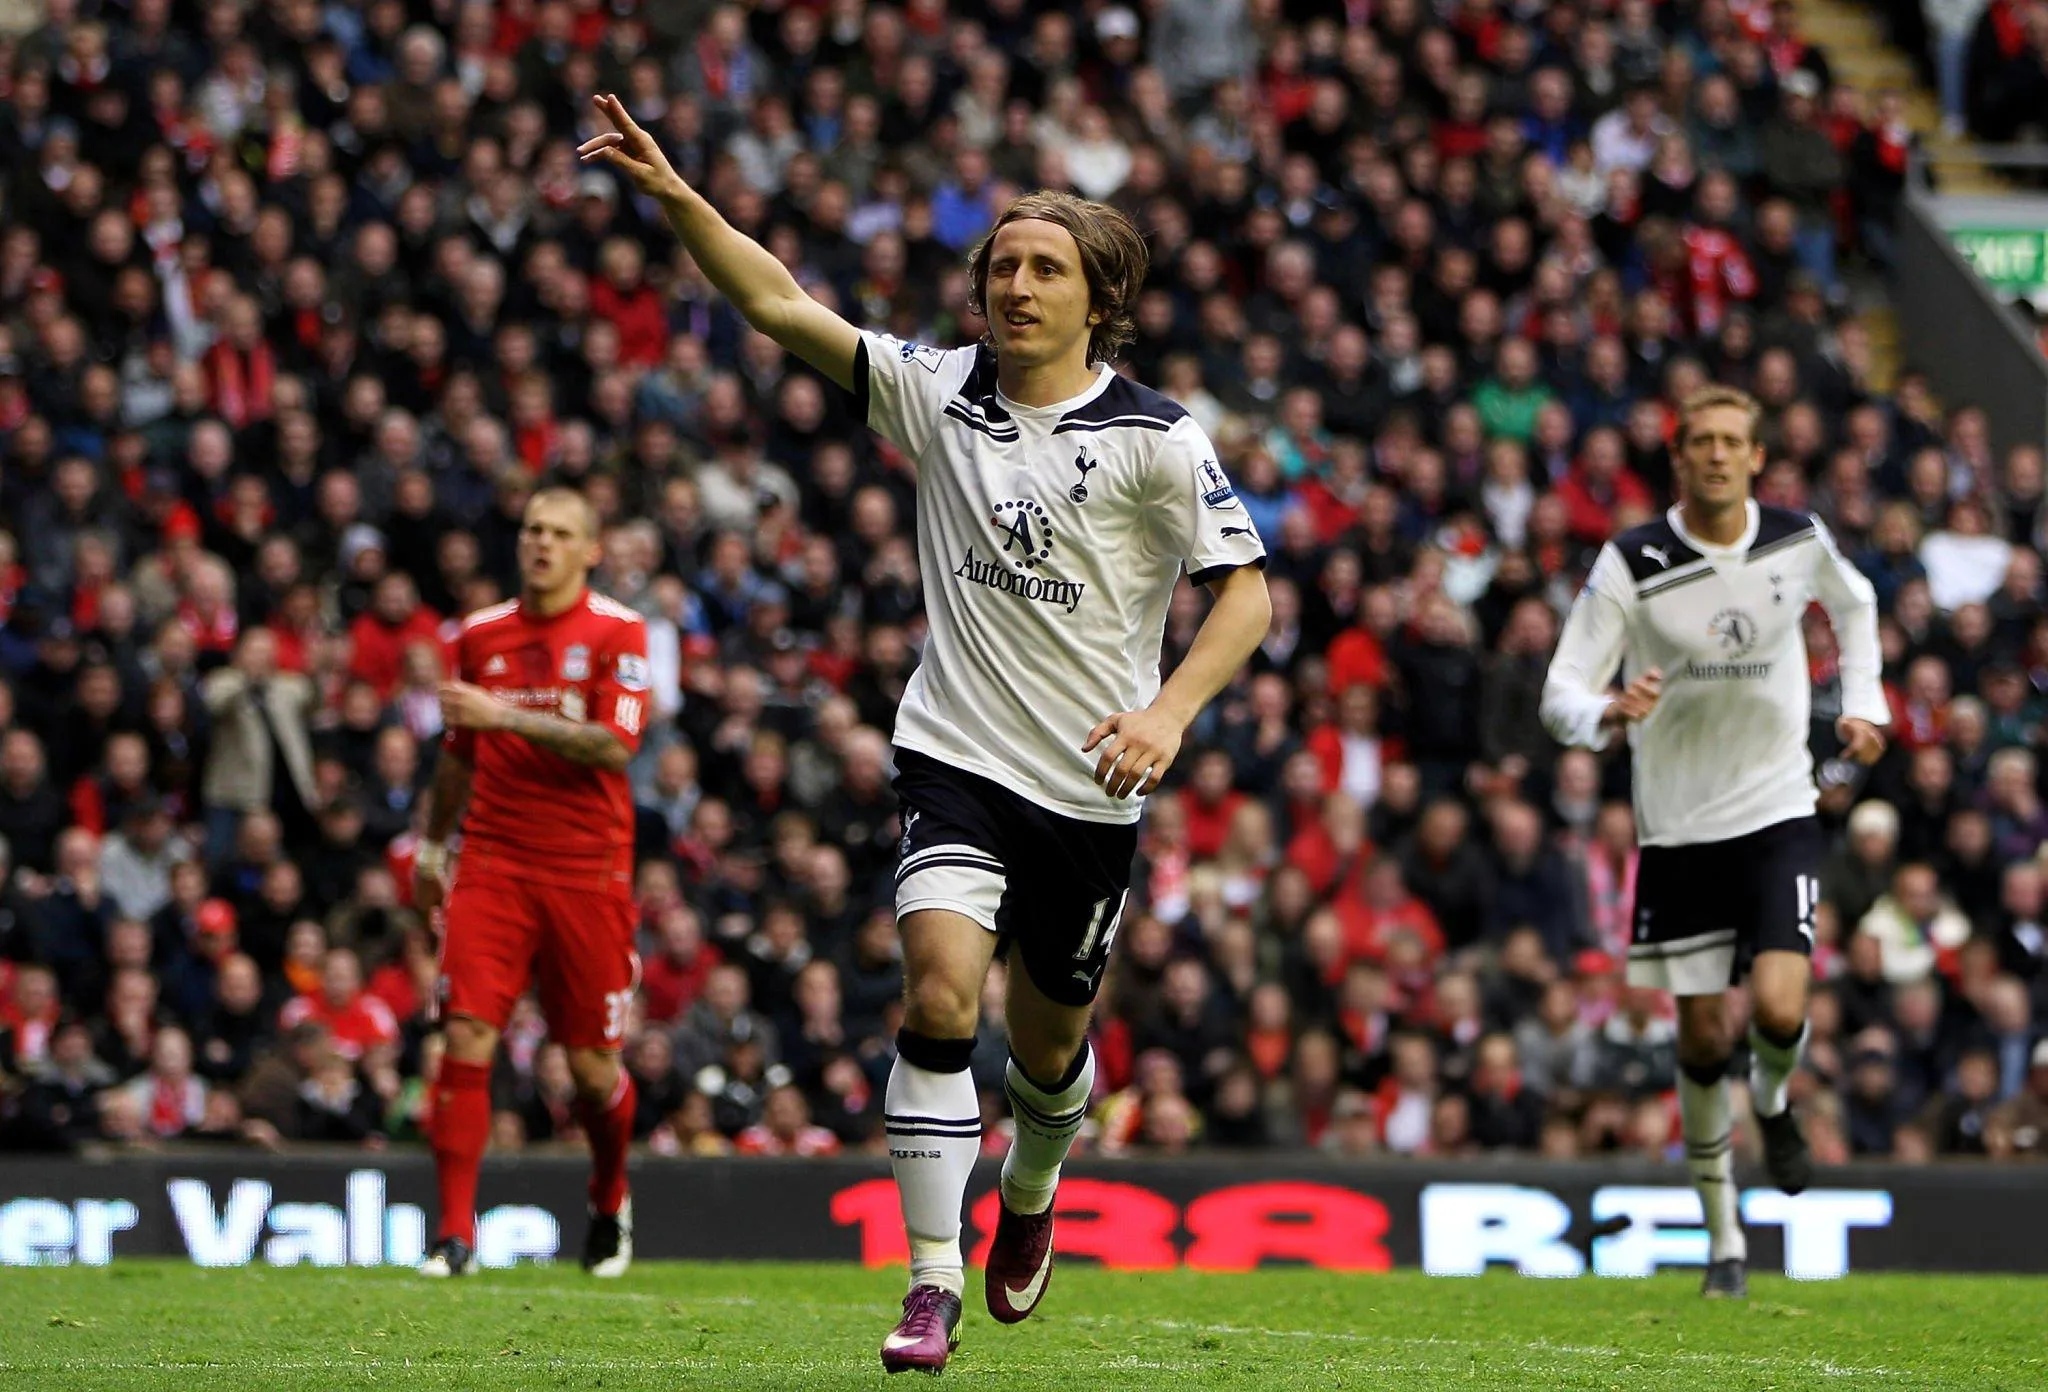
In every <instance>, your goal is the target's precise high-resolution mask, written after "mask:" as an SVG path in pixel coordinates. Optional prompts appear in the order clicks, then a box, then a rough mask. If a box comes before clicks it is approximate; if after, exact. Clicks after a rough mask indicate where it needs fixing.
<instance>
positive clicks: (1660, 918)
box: [1543, 387, 1890, 1298]
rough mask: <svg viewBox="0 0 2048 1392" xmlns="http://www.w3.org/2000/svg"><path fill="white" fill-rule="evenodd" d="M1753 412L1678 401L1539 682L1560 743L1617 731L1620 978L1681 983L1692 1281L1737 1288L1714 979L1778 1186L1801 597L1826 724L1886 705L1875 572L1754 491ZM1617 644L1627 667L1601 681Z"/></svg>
mask: <svg viewBox="0 0 2048 1392" xmlns="http://www.w3.org/2000/svg"><path fill="white" fill-rule="evenodd" d="M1760 415H1761V412H1760V410H1759V408H1758V406H1757V404H1756V402H1755V401H1754V400H1752V399H1751V398H1750V397H1748V396H1747V395H1745V394H1743V393H1741V392H1738V391H1733V390H1730V389H1727V388H1722V387H1710V388H1706V389H1703V390H1702V391H1700V392H1699V393H1697V394H1696V395H1694V396H1693V397H1692V398H1691V399H1690V400H1688V401H1687V402H1686V403H1685V405H1684V409H1683V414H1682V416H1681V419H1680V423H1679V445H1678V459H1677V467H1676V472H1677V478H1678V484H1679V490H1680V497H1681V501H1680V502H1679V504H1678V505H1677V506H1676V507H1673V508H1672V509H1671V510H1670V511H1669V512H1667V513H1666V514H1665V515H1664V516H1663V517H1662V518H1659V519H1658V520H1657V521H1654V522H1649V523H1646V524H1644V525H1643V526H1640V527H1637V528H1634V529H1633V530H1631V531H1627V532H1624V533H1622V534H1621V535H1620V536H1618V537H1616V538H1614V540H1612V541H1610V542H1609V543H1608V544H1607V545H1606V546H1604V547H1603V548H1601V551H1600V555H1599V558H1598V560H1596V561H1595V562H1594V564H1593V570H1592V573H1591V574H1590V575H1588V576H1587V577H1586V586H1585V589H1584V590H1583V591H1581V593H1580V595H1579V598H1578V602H1577V603H1576V604H1575V605H1574V606H1573V608H1572V612H1571V617H1570V618H1569V619H1568V620H1567V621H1566V623H1565V628H1564V634H1563V636H1562V638H1561V639H1560V641H1559V643H1558V647H1557V654H1556V656H1555V657H1554V658H1553V659H1552V660H1551V665H1550V674H1549V677H1548V679H1547V680H1546V682H1545V684H1544V690H1543V720H1544V724H1545V725H1546V726H1547V727H1548V728H1549V730H1550V732H1551V734H1552V735H1553V736H1554V737H1555V738H1557V739H1558V740H1560V741H1562V742H1564V743H1567V744H1577V745H1583V746H1585V747H1587V748H1591V749H1602V748H1605V747H1606V745H1607V741H1608V740H1609V738H1610V737H1611V736H1612V735H1613V732H1614V731H1615V730H1617V729H1623V728H1626V729H1627V731H1628V739H1629V744H1630V746H1631V747H1632V749H1633V750H1634V753H1635V790H1634V791H1635V811H1636V833H1637V840H1638V841H1639V843H1640V844H1641V846H1642V860H1641V864H1640V866H1639V868H1638V870H1637V873H1636V904H1635V916H1634V920H1633V927H1632V932H1631V942H1630V944H1629V954H1628V979H1629V981H1630V983H1631V984H1632V985H1638V986H1650V987H1656V988H1659V989H1663V990H1667V991H1670V992H1671V993H1672V994H1673V995H1675V996H1676V997H1677V998H1678V1057H1679V1069H1680V1077H1679V1083H1678V1098H1679V1110H1680V1112H1681V1115H1682V1120H1683V1126H1684V1132H1685V1152H1686V1164H1687V1167H1688V1168H1689V1169H1690V1170H1691V1172H1692V1179H1693V1185H1694V1187H1695V1188H1696V1189H1698V1191H1699V1195H1700V1203H1701V1205H1702V1207H1703V1208H1704V1210H1705V1216H1706V1225H1707V1235H1708V1264H1707V1272H1706V1278H1705V1282H1704V1285H1703V1293H1704V1294H1706V1295H1708V1296H1721V1297H1738V1298H1739V1297H1741V1296H1743V1295H1745V1294H1747V1291H1748V1270H1747V1265H1746V1263H1747V1258H1748V1250H1747V1247H1746V1245H1745V1242H1744V1238H1743V1233H1742V1224H1741V1220H1740V1218H1739V1216H1738V1214H1737V1211H1736V1197H1737V1196H1736V1191H1735V1182H1734V1171H1733V1166H1732V1163H1731V1157H1730V1148H1729V1144H1730V1118H1729V1111H1730V1108H1729V1099H1728V1082H1727V1072H1728V1064H1729V1059H1730V1056H1731V1055H1732V1054H1733V1052H1734V1043H1735V1026H1734V1024H1733V1023H1732V1022H1731V1021H1730V1019H1729V1009H1728V1001H1727V999H1726V992H1727V990H1728V988H1729V987H1731V986H1733V985H1736V984H1737V983H1739V982H1740V981H1741V980H1742V978H1743V976H1744V975H1745V974H1747V975H1748V977H1749V983H1750V991H1749V995H1750V1022H1749V1049H1750V1060H1751V1061H1750V1092H1751V1099H1752V1102H1753V1104H1754V1107H1755V1111H1756V1116H1757V1123H1758V1129H1759V1130H1760V1131H1761V1133H1762V1136H1763V1143H1764V1159H1765V1163H1766V1167H1767V1168H1768V1170H1769V1172H1770V1175H1771V1179H1772V1181H1773V1182H1774V1183H1776V1184H1777V1185H1778V1186H1779V1187H1780V1188H1782V1189H1783V1190H1784V1191H1785V1192H1786V1193H1788V1194H1796V1193H1798V1192H1799V1191H1800V1190H1801V1189H1804V1188H1805V1187H1806V1186H1807V1184H1808V1183H1809V1182H1811V1179H1812V1175H1813V1163H1812V1158H1811V1155H1810V1154H1809V1152H1808V1150H1807V1146H1806V1138H1805V1136H1804V1134H1803V1133H1802V1132H1801V1131H1800V1128H1799V1122H1798V1120H1797V1118H1795V1117H1794V1116H1793V1114H1792V1110H1791V1108H1790V1106H1789V1105H1788V1103H1787V1098H1786V1092H1787V1083H1788V1080H1789V1079H1790V1077H1791V1075H1792V1072H1793V1070H1794V1069H1795V1068H1796V1067H1797V1066H1798V1062H1799V1052H1800V1049H1801V1048H1802V1047H1803V1045H1804V1044H1805V1040H1806V1003H1807V992H1808V987H1809V985H1810V983H1811V978H1812V954H1813V924H1814V911H1815V909H1816V908H1817V907H1818V906H1819V903H1820V862H1821V854H1822V845H1821V834H1820V825H1819V823H1818V822H1817V821H1816V820H1815V818H1814V806H1815V801H1816V796H1817V795H1816V791H1815V787H1814V778H1813V758H1812V755H1811V753H1810V752H1809V748H1808V744H1807V739H1808V730H1809V725H1810V721H1811V718H1812V694H1813V693H1812V679H1811V677H1810V675H1809V674H1808V670H1807V662H1806V642H1805V638H1804V635H1803V632H1802V621H1803V618H1804V615H1805V613H1806V608H1807V606H1808V604H1810V603H1814V602H1818V603H1819V604H1820V606H1821V607H1822V608H1823V609H1824V610H1826V611H1827V615H1828V618H1829V620H1830V621H1831V622H1832V623H1833V625H1834V629H1835V637H1836V641H1837V643H1838V644H1839V646H1840V650H1841V680H1842V711H1843V714H1842V716H1841V718H1840V719H1839V720H1837V721H1836V724H1835V728H1836V733H1837V734H1838V735H1839V737H1840V738H1841V740H1842V743H1843V746H1844V750H1845V752H1846V753H1847V755H1848V756H1849V757H1850V758H1852V759H1855V760H1857V761H1858V762H1860V763H1865V764H1868V763H1871V762H1873V761H1874V760H1876V759H1877V757H1878V756H1879V755H1880V754H1882V753H1883V751H1884V736H1883V734H1882V732H1881V727H1882V726H1884V725H1886V724H1888V723H1889V722H1890V713H1889V710H1888V708H1887V706H1886V703H1885V698H1884V691H1883V689H1882V687H1881V686H1880V684H1879V680H1878V672H1879V665H1880V664H1879V652H1878V641H1877V600H1876V596H1875V594H1874V593H1873V591H1872V589H1871V587H1870V582H1869V581H1868V580H1866V579H1864V577H1863V576H1862V574H1861V573H1859V572H1858V571H1857V570H1856V568H1855V567H1854V566H1852V565H1850V564H1849V562H1848V561H1847V560H1845V559H1843V556H1842V553H1841V552H1840V551H1838V550H1837V549H1836V548H1835V543H1834V539H1833V538H1832V537H1831V536H1829V534H1828V530H1827V528H1826V527H1825V526H1824V525H1822V523H1821V522H1820V521H1819V520H1817V519H1816V518H1813V517H1811V516H1809V515H1807V514H1806V513H1803V512H1792V511H1788V510H1786V509H1784V508H1774V507H1764V506H1761V505H1759V504H1758V503H1757V502H1756V501H1755V500H1754V499H1753V498H1752V497H1751V496H1750V482H1751V480H1752V479H1753V478H1754V477H1755V476H1756V474H1757V473H1758V472H1759V471H1761V470H1762V468H1763V465H1764V449H1763V445H1762V444H1761V443H1760V442H1759V441H1758V439H1757V424H1758V420H1759V417H1760ZM1617 664H1619V665H1620V667H1621V678H1622V681H1623V683H1624V684H1625V687H1624V689H1623V690H1622V691H1621V692H1620V693H1618V694H1615V693H1612V692H1610V690H1609V687H1608V683H1609V681H1610V680H1611V679H1612V677H1613V675H1614V671H1615V668H1616V665H1617Z"/></svg>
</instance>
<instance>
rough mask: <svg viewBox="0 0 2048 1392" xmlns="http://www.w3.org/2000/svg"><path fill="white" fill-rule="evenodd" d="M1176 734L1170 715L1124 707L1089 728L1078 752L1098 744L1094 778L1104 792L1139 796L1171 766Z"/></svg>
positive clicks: (1177, 726)
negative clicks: (1099, 752) (1099, 748)
mask: <svg viewBox="0 0 2048 1392" xmlns="http://www.w3.org/2000/svg"><path fill="white" fill-rule="evenodd" d="M1180 737H1181V727H1180V724H1179V723H1178V722H1177V721H1175V720H1174V718H1173V717H1172V716H1170V715H1162V714H1160V713H1159V712H1158V711H1152V710H1141V711H1124V712H1122V713H1121V714H1118V715H1112V716H1110V717H1109V718H1108V719H1106V720H1104V721H1102V722H1101V723H1100V724H1098V725H1097V726H1096V727H1095V728H1094V729H1092V730H1090V731H1089V732H1088V738H1087V739H1086V740H1084V741H1082V744H1081V752H1082V753H1083V754H1086V753H1089V752H1090V751H1091V750H1093V749H1094V748H1095V746H1096V745H1098V744H1100V745H1102V757H1101V758H1099V759H1097V760H1096V761H1095V781H1096V782H1097V783H1100V784H1101V785H1102V789H1103V791H1104V792H1106V793H1108V794H1109V795H1110V796H1111V797H1113V798H1119V799H1121V798H1127V797H1129V796H1130V795H1131V793H1132V791H1133V790H1136V792H1137V793H1138V795H1139V796H1141V797H1142V796H1144V795H1145V794H1147V793H1150V792H1151V791H1152V790H1153V789H1154V788H1157V787H1158V786H1159V780H1160V779H1162V778H1164V777H1165V776H1166V771H1167V770H1168V769H1170V768H1172V767H1173V759H1174V756H1175V755H1176V754H1178V753H1180ZM1105 741H1107V743H1105Z"/></svg>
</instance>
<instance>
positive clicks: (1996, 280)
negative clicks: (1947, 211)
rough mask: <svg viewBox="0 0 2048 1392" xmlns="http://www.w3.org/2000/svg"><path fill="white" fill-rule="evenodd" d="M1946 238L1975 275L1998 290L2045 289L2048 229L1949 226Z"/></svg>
mask: <svg viewBox="0 0 2048 1392" xmlns="http://www.w3.org/2000/svg"><path fill="white" fill-rule="evenodd" d="M1948 235H1949V237H1950V239H1951V240H1952V241H1954V242H1955V244H1956V250H1957V251H1960V252H1961V253H1962V254H1963V255H1964V256H1966V257H1968V258H1969V259H1970V264H1971V265H1973V266H1975V267H1976V268H1977V274H1978V275H1980V276H1983V277H1984V279H1985V280H1987V281H1989V282H1991V284H1993V285H1995V286H1997V287H1998V288H1999V289H2001V290H2008V291H2016V292H2019V293H2022V294H2033V293H2038V292H2040V291H2043V290H2048V229H2038V228H2024V227H1952V228H1950V229H1949V234H1948Z"/></svg>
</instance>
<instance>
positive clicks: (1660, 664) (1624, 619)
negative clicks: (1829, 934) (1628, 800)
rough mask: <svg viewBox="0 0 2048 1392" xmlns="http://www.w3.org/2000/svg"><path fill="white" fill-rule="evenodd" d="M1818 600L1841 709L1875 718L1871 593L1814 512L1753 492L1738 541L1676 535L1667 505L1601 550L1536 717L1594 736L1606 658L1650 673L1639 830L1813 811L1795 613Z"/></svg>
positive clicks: (1702, 837)
mask: <svg viewBox="0 0 2048 1392" xmlns="http://www.w3.org/2000/svg"><path fill="white" fill-rule="evenodd" d="M1816 600H1817V601H1819V603H1820V605H1821V607H1822V608H1823V609H1825V610H1826V611H1827V614H1828V618H1829V619H1830V620H1831V621H1832V622H1833V624H1834V629H1835V639H1836V643H1837V645H1838V646H1839V648H1840V651H1841V675H1842V714H1844V715H1847V716H1853V717H1856V718H1858V719H1861V720H1867V721H1869V722H1871V723H1872V724H1873V725H1886V724H1889V723H1890V720H1891V714H1890V711H1889V709H1888V708H1887V706H1886V704H1885V698H1884V689H1883V687H1882V686H1881V685H1880V683H1879V679H1878V672H1879V667H1880V660H1879V652H1878V643H1877V598H1876V595H1875V592H1874V591H1872V589H1871V587H1870V582H1869V581H1868V580H1866V579H1865V578H1864V577H1863V575H1862V573H1861V572H1859V571H1858V570H1857V569H1856V568H1855V567H1854V566H1852V565H1851V564H1849V562H1848V561H1847V560H1845V559H1844V558H1843V556H1842V553H1841V552H1840V551H1838V550H1837V549H1836V548H1835V543H1834V539H1833V538H1832V537H1830V536H1829V535H1828V532H1827V529H1826V528H1825V527H1824V526H1822V525H1821V523H1820V522H1818V521H1817V520H1815V519H1814V518H1812V517H1809V516H1807V515H1806V514H1805V513H1803V512H1791V511H1788V510H1786V509H1784V508H1772V507H1759V506H1758V505H1757V504H1756V503H1754V502H1752V503H1751V504H1750V505H1749V527H1748V529H1747V530H1746V531H1745V532H1744V533H1743V536H1742V539H1741V540H1740V541H1738V542H1736V543H1735V544H1734V545H1733V546H1726V547H1721V546H1712V545H1709V544H1708V543H1706V542H1704V541H1700V540H1698V539H1697V538H1694V537H1693V536H1691V535H1689V534H1688V533H1687V532H1686V530H1685V527H1684V524H1683V523H1682V522H1681V520H1680V518H1679V511H1678V509H1677V508H1675V507H1674V508H1672V509H1671V510H1670V511H1669V512H1668V513H1666V514H1665V516H1664V517H1663V518H1662V519H1660V520H1658V521H1655V522H1650V523H1646V524H1644V525H1643V526H1640V527H1637V528H1634V529H1633V530H1631V531H1627V532H1624V533H1622V534H1621V535H1620V536H1618V537H1616V538H1615V539H1614V540H1612V541H1610V542H1608V543H1607V545H1606V546H1604V547H1602V548H1601V550H1600V556H1599V559H1598V560H1596V561H1595V562H1594V563H1593V571H1592V574H1590V575H1588V576H1587V577H1586V587H1585V589H1584V590H1582V591H1581V592H1580V594H1579V598H1578V602H1577V603H1576V604H1574V605H1573V606H1572V612H1571V617H1570V618H1569V619H1567V620H1566V622H1565V626H1564V635H1563V637H1562V638H1561V639H1560V640H1559V642H1558V645H1557V654H1556V656H1554V657H1553V658H1552V659H1551V663H1550V675H1549V677H1548V679H1547V680H1546V681H1545V682H1544V686H1543V723H1544V725H1545V726H1546V727H1547V728H1548V729H1549V731H1550V733H1551V735H1552V736H1553V737H1554V738H1556V739H1557V740H1559V741H1560V742H1562V743H1565V744H1576V745H1583V746H1586V747H1588V748H1592V749H1601V748H1604V747H1605V746H1606V743H1607V737H1608V733H1609V732H1608V731H1607V730H1605V729H1602V728H1601V725H1600V718H1601V716H1602V715H1603V714H1604V713H1605V712H1606V710H1607V707H1608V705H1609V703H1610V698H1609V696H1608V695H1607V691H1608V684H1609V681H1610V680H1611V679H1612V677H1613V675H1614V669H1615V664H1616V663H1617V662H1620V663H1621V667H1622V675H1621V680H1622V682H1623V684H1624V685H1626V684H1627V683H1629V682H1631V681H1634V680H1635V679H1636V678H1637V677H1638V676H1640V675H1642V674H1643V673H1644V672H1646V671H1648V670H1649V669H1650V668H1652V667H1655V668H1658V669H1660V670H1661V671H1662V673H1663V695H1662V696H1661V697H1660V698H1659V700H1658V702H1657V706H1656V708H1655V709H1654V710H1652V711H1651V712H1650V715H1649V718H1648V719H1645V720H1641V721H1637V722H1635V723H1634V724H1632V725H1630V726H1629V727H1628V732H1629V733H1628V737H1629V743H1630V745H1631V747H1632V748H1633V750H1634V752H1635V807H1636V833H1637V837H1638V839H1639V840H1640V841H1641V842H1642V844H1644V845H1646V846H1685V845H1693V844H1697V843H1699V842H1703V841H1726V840H1730V839H1732V838H1734V837H1737V836H1744V835H1747V834H1748V833H1750V832H1752V831H1757V830H1760V829H1761V828H1763V827H1767V826H1771V825H1773V824H1775V823H1778V822H1783V821H1789V820H1791V819H1792V818H1794V817H1803V816H1809V815H1811V814H1812V812H1813V809H1814V803H1815V797H1816V794H1815V789H1814V782H1813V757H1812V754H1811V752H1810V751H1809V749H1808V746H1807V739H1808V732H1809V726H1810V720H1811V707H1812V699H1813V683H1812V678H1811V676H1810V674H1809V673H1808V670H1807V662H1806V639H1805V635H1804V634H1803V633H1802V631H1801V620H1802V618H1803V616H1804V615H1805V613H1806V607H1807V605H1808V604H1809V603H1811V602H1813V601H1816Z"/></svg>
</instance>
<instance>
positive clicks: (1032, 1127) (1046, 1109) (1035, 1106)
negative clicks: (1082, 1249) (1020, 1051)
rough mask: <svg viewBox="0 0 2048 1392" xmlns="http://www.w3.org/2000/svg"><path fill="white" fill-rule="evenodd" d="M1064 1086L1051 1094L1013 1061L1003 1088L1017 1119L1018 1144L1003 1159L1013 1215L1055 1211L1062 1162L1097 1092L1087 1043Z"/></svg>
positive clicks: (1006, 1196) (1006, 1199) (1007, 1197)
mask: <svg viewBox="0 0 2048 1392" xmlns="http://www.w3.org/2000/svg"><path fill="white" fill-rule="evenodd" d="M1063 1083H1064V1085H1063V1086H1061V1087H1059V1089H1058V1090H1057V1091H1053V1092H1048V1091H1046V1090H1045V1089H1044V1088H1042V1087H1040V1086H1039V1085H1038V1084H1037V1083H1034V1082H1033V1081H1031V1078H1030V1077H1029V1075H1027V1074H1026V1073H1025V1072H1024V1070H1023V1069H1021V1068H1019V1067H1018V1066H1017V1059H1016V1057H1015V1056H1014V1055H1012V1056H1011V1058H1010V1066H1009V1068H1008V1070H1007V1071H1006V1072H1005V1074H1004V1078H1003V1086H1004V1090H1005V1091H1006V1092H1008V1093H1009V1095H1010V1111H1011V1113H1012V1114H1013V1115H1014V1116H1015V1117H1016V1119H1017V1139H1016V1140H1015V1141H1014V1142H1013V1143H1012V1144H1011V1146H1010V1153H1009V1154H1008V1155H1006V1156H1004V1157H1003V1202H1004V1203H1006V1204H1008V1205H1009V1206H1010V1210H1011V1211H1012V1212H1014V1213H1043V1212H1045V1210H1046V1209H1047V1208H1048V1207H1050V1206H1051V1204H1052V1195H1053V1191H1054V1190H1055V1189H1057V1188H1058V1187H1059V1182H1060V1162H1061V1161H1063V1160H1065V1159H1066V1158H1067V1150H1068V1148H1069V1147H1071V1146H1072V1145H1073V1144H1074V1137H1075V1136H1076V1135H1078V1134H1080V1130H1081V1123H1082V1122H1083V1121H1085V1120H1087V1118H1088V1098H1089V1095H1090V1094H1091V1093H1093V1092H1094V1091H1095V1051H1094V1050H1093V1049H1091V1048H1089V1047H1088V1045H1087V1043H1086V1041H1083V1042H1082V1045H1081V1053H1080V1056H1079V1057H1078V1058H1076V1059H1075V1060H1074V1064H1073V1066H1072V1067H1070V1068H1068V1070H1067V1076H1066V1078H1065V1079H1064V1080H1063Z"/></svg>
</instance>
